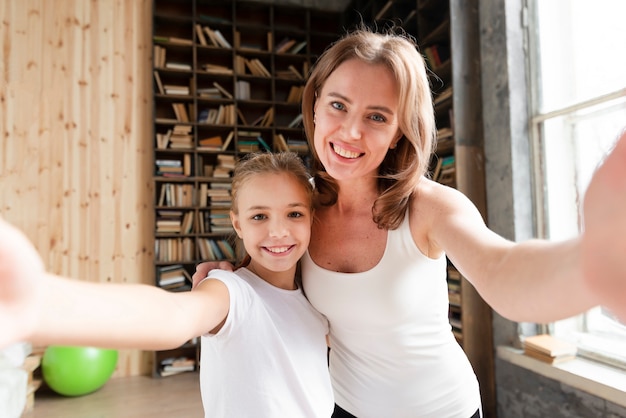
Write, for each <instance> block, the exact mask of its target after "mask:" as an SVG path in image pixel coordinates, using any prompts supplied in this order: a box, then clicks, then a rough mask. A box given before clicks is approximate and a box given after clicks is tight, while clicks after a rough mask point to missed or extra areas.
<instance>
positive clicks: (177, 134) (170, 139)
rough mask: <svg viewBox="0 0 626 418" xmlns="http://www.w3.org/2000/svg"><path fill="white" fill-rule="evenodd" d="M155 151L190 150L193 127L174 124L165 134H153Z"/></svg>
mask: <svg viewBox="0 0 626 418" xmlns="http://www.w3.org/2000/svg"><path fill="white" fill-rule="evenodd" d="M155 139H156V147H157V149H192V148H193V126H191V125H182V124H175V125H174V126H173V127H172V128H171V129H168V130H167V131H166V132H165V133H160V132H157V133H156V134H155Z"/></svg>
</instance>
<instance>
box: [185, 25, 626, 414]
mask: <svg viewBox="0 0 626 418" xmlns="http://www.w3.org/2000/svg"><path fill="white" fill-rule="evenodd" d="M303 117H304V118H303V120H304V126H305V130H306V134H307V137H308V139H309V142H310V146H311V149H312V152H313V160H314V164H315V169H316V173H315V177H316V178H315V181H316V187H317V189H318V192H319V199H318V204H317V207H316V220H315V222H314V224H313V229H312V235H311V242H310V245H309V249H308V252H307V253H305V255H304V257H303V259H302V274H303V284H304V290H305V292H306V294H307V297H308V298H309V300H310V301H311V303H312V304H313V306H315V307H316V308H317V309H318V310H319V311H320V312H321V313H323V314H324V315H325V316H326V317H327V318H328V319H329V322H330V347H331V351H330V371H331V377H332V382H333V389H334V391H335V402H336V404H337V407H336V410H335V414H334V415H333V416H334V417H343V416H348V417H349V416H357V417H360V418H362V417H381V416H385V417H422V418H424V417H436V418H443V417H455V418H458V417H460V418H463V417H467V418H469V417H473V416H479V415H480V396H479V389H478V384H477V382H476V378H475V376H474V373H473V371H472V369H471V366H470V364H469V361H468V360H467V358H466V356H465V354H464V353H463V351H462V350H461V349H460V347H459V346H458V344H457V343H456V341H455V339H454V337H453V335H452V333H451V330H450V325H449V323H448V316H447V312H448V299H447V287H446V275H445V270H446V269H445V267H446V260H445V256H446V255H447V256H448V257H449V258H450V260H451V261H452V262H453V263H454V265H455V266H456V267H457V268H458V269H459V271H460V272H461V273H462V274H463V275H464V276H465V277H466V278H467V279H468V280H469V281H470V282H471V283H472V284H473V285H474V286H475V287H476V289H477V290H478V292H479V293H480V294H481V295H482V297H483V298H484V299H485V300H486V301H487V302H488V303H489V304H490V305H491V306H492V307H493V308H494V309H495V310H497V311H498V312H499V313H500V314H502V315H504V316H506V317H508V318H510V319H513V320H517V321H535V322H548V321H553V320H555V319H559V318H564V317H567V316H571V315H573V314H576V313H579V312H582V311H584V310H586V309H589V308H591V307H592V306H595V305H597V304H599V303H605V304H608V306H609V307H611V308H613V309H616V311H617V310H618V309H621V312H620V311H617V313H618V314H620V315H622V316H624V315H626V308H625V307H624V306H625V305H626V303H625V301H626V294H625V292H624V289H625V288H626V280H625V278H626V263H625V262H624V261H623V260H624V257H623V255H624V254H626V242H621V243H619V242H617V243H614V241H615V240H614V239H613V240H612V241H611V242H612V243H614V246H611V248H608V247H607V246H605V242H606V239H607V238H608V237H610V236H611V235H609V233H610V232H611V231H613V232H612V234H613V236H615V235H618V236H620V235H621V236H622V237H623V236H626V234H625V233H626V180H625V179H626V164H625V162H626V149H625V148H626V136H625V137H624V138H622V140H621V141H620V144H619V145H618V148H617V149H616V150H615V152H614V153H613V155H611V156H610V157H609V158H608V159H607V161H606V163H605V165H604V167H603V168H602V169H601V170H600V171H599V172H598V173H597V174H596V176H595V178H594V181H593V182H592V185H591V186H590V190H589V193H588V196H587V202H586V206H585V210H586V211H585V215H586V217H585V221H586V224H587V227H588V230H587V232H585V234H584V236H582V237H580V238H576V239H573V240H570V241H567V242H560V243H552V242H547V241H539V240H532V241H528V242H524V243H519V244H516V243H513V242H510V241H507V240H505V239H504V238H502V237H500V236H498V235H496V234H495V233H493V232H492V231H490V230H489V229H488V228H487V227H486V226H485V224H484V222H483V220H482V218H481V216H480V214H479V213H478V211H477V209H476V208H475V207H474V205H473V204H472V203H471V202H470V201H469V200H468V199H467V198H466V197H465V196H464V195H462V194H461V193H459V192H458V191H456V190H454V189H452V188H448V187H445V186H443V185H441V184H438V183H436V182H433V181H431V180H429V179H428V178H427V176H426V171H427V165H428V161H429V158H430V155H431V151H432V146H433V145H432V144H433V142H434V138H435V124H434V117H433V106H432V101H431V92H430V90H429V85H428V78H427V75H426V70H425V66H424V62H423V59H422V57H421V56H420V54H419V53H418V52H417V49H416V46H415V44H414V43H413V42H412V41H411V40H410V39H408V38H407V37H405V36H403V35H401V34H393V33H388V34H375V33H372V32H370V31H368V30H366V29H361V30H357V31H355V32H352V33H350V34H348V35H346V36H345V37H344V38H342V39H340V40H339V41H338V42H336V43H335V44H334V45H332V46H331V47H330V48H329V49H328V50H327V51H326V52H325V53H324V54H323V55H322V56H321V57H320V58H319V60H318V62H317V63H316V65H315V67H314V69H313V71H312V73H311V75H310V77H309V79H308V81H307V85H306V87H305V91H304V96H303ZM620 160H621V162H620ZM611 188H613V190H610V189H611ZM609 201H610V202H611V204H606V203H607V202H609ZM605 212H610V213H605ZM592 228H593V229H592ZM617 230H619V231H621V234H620V233H618V232H616V231H617ZM596 249H601V251H596ZM209 267H210V265H201V266H199V267H198V269H197V272H196V275H195V276H194V280H196V279H197V278H199V277H202V276H203V275H204V274H205V273H206V271H207V269H208V268H209ZM600 269H601V270H602V271H600ZM596 271H598V273H601V274H595V272H596ZM590 272H594V274H589V273H590ZM585 273H587V274H585ZM590 289H594V292H591V291H590ZM565 290H567V291H566V292H565ZM611 290H612V292H611ZM558 295H562V297H561V298H560V299H558V300H556V301H555V298H558ZM531 300H532V301H533V302H532V309H530V308H531V306H530V305H529V301H531Z"/></svg>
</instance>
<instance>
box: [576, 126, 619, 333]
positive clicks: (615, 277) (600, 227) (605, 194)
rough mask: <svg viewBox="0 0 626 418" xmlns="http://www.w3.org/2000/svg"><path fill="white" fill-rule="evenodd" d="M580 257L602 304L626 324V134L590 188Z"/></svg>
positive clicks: (588, 280) (585, 202) (587, 195)
mask: <svg viewBox="0 0 626 418" xmlns="http://www.w3.org/2000/svg"><path fill="white" fill-rule="evenodd" d="M581 257H582V266H583V273H584V275H585V279H586V280H587V283H588V284H589V286H590V288H591V289H592V291H594V292H596V293H597V295H598V296H599V297H600V298H601V301H600V302H601V304H602V305H603V306H606V307H607V308H609V309H610V310H611V311H613V312H614V313H615V314H616V315H617V316H618V317H619V318H620V320H621V321H626V131H625V132H624V133H623V134H622V136H621V138H620V139H619V140H618V142H617V145H616V146H615V148H614V149H613V151H612V152H611V154H610V155H609V156H608V157H607V158H606V161H605V162H604V164H603V165H602V166H601V167H600V168H599V169H598V171H597V172H596V173H595V174H594V176H593V178H592V180H591V183H590V185H589V188H588V189H587V193H586V195H585V201H584V232H583V235H582V255H581Z"/></svg>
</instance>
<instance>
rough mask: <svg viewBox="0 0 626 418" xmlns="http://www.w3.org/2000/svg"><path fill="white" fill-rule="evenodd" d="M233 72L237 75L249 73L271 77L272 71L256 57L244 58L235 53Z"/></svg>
mask: <svg viewBox="0 0 626 418" xmlns="http://www.w3.org/2000/svg"><path fill="white" fill-rule="evenodd" d="M233 69H234V70H235V73H237V74H239V75H246V74H250V75H253V76H256V77H271V76H272V73H270V72H269V70H268V69H267V67H265V65H264V64H263V62H261V60H260V59H258V58H246V57H243V56H241V55H235V62H234V65H233Z"/></svg>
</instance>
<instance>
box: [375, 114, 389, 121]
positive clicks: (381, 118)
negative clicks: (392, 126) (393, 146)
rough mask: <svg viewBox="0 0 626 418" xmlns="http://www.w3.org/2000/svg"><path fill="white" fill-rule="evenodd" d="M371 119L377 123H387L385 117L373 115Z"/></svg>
mask: <svg viewBox="0 0 626 418" xmlns="http://www.w3.org/2000/svg"><path fill="white" fill-rule="evenodd" d="M371 119H372V120H373V121H375V122H386V121H387V119H386V118H385V117H384V116H383V115H372V116H371Z"/></svg>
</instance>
